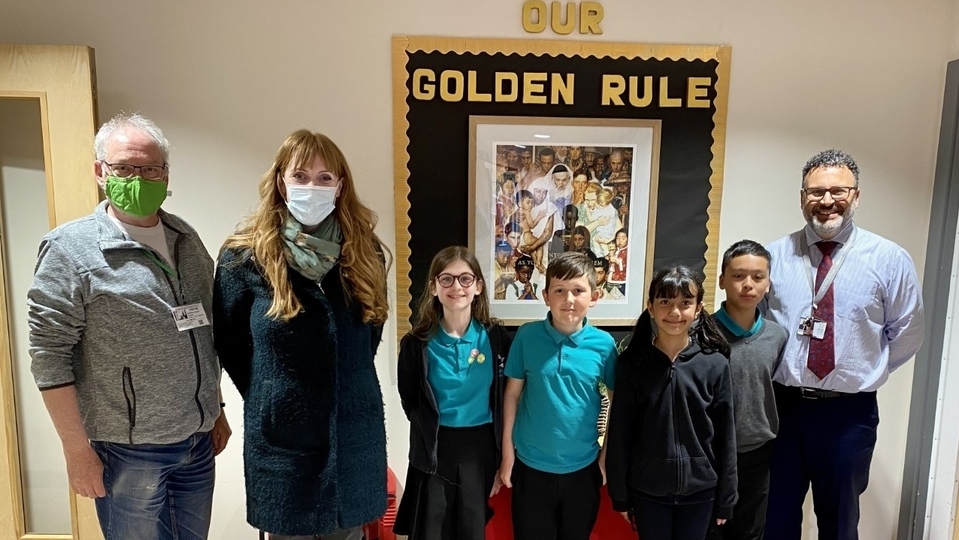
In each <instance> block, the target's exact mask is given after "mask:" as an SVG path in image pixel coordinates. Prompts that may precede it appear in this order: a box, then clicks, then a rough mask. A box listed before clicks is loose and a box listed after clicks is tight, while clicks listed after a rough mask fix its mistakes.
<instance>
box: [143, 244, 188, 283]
mask: <svg viewBox="0 0 959 540" xmlns="http://www.w3.org/2000/svg"><path fill="white" fill-rule="evenodd" d="M143 252H144V253H146V254H147V257H150V259H151V260H152V261H153V262H155V263H157V266H159V267H160V268H161V269H162V270H163V271H164V272H166V273H167V274H170V275H171V276H172V277H174V278H176V279H180V276H178V275H177V273H176V271H174V270H173V269H172V268H170V265H168V264H167V263H165V262H163V261H161V260H160V258H159V257H157V256H156V255H154V254H153V252H151V251H150V250H148V249H144V250H143Z"/></svg>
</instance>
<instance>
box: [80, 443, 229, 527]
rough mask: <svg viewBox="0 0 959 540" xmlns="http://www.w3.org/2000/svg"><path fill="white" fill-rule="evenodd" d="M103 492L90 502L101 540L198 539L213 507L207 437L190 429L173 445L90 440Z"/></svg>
mask: <svg viewBox="0 0 959 540" xmlns="http://www.w3.org/2000/svg"><path fill="white" fill-rule="evenodd" d="M92 444H93V449H94V450H96V452H97V454H98V455H99V456H100V460H101V461H102V462H103V486H104V487H105V488H106V491H107V496H106V497H102V498H99V499H97V500H96V507H97V516H98V517H99V519H100V528H101V529H102V530H103V536H104V538H105V539H106V540H132V539H134V538H135V539H137V540H154V539H155V540H194V539H196V540H204V539H205V538H206V537H207V534H208V533H209V530H210V515H211V513H212V510H213V483H214V479H215V472H214V463H213V441H212V439H211V438H210V434H209V433H194V434H193V435H191V436H190V437H189V438H187V439H186V440H184V441H181V442H178V443H173V444H119V443H108V442H98V441H94V442H93V443H92Z"/></svg>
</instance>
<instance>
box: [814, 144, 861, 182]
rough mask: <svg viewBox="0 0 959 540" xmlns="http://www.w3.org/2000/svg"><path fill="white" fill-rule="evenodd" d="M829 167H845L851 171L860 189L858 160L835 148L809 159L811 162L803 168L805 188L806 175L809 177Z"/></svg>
mask: <svg viewBox="0 0 959 540" xmlns="http://www.w3.org/2000/svg"><path fill="white" fill-rule="evenodd" d="M827 167H845V168H847V169H849V172H851V173H852V175H853V177H854V178H855V179H856V187H857V188H858V187H859V165H856V160H854V159H853V158H852V156H850V155H849V154H847V153H845V152H843V151H842V150H836V149H835V148H830V149H829V150H823V151H822V152H819V153H818V154H816V155H815V156H813V157H811V158H809V161H807V162H806V165H805V166H803V168H802V181H803V186H805V185H806V175H808V174H809V172H810V171H813V170H815V169H822V168H827Z"/></svg>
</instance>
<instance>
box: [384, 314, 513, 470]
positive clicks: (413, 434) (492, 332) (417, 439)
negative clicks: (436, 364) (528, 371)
mask: <svg viewBox="0 0 959 540" xmlns="http://www.w3.org/2000/svg"><path fill="white" fill-rule="evenodd" d="M486 333H487V335H489V342H490V348H491V349H492V351H493V358H494V359H495V361H496V363H495V364H494V366H495V369H496V372H495V373H494V374H493V384H491V385H490V390H489V399H490V409H491V410H492V411H493V430H494V432H495V435H496V448H497V454H499V449H500V448H501V447H502V442H503V388H504V384H505V380H506V379H505V376H504V375H503V370H504V369H505V367H506V357H507V356H508V355H509V347H510V344H511V342H512V340H511V338H510V336H509V334H508V333H507V332H506V329H505V328H503V326H501V325H499V324H492V325H490V326H488V327H486ZM426 343H427V342H426V341H423V340H421V339H419V338H417V337H415V336H413V335H411V334H406V335H405V336H403V339H402V340H401V341H400V354H399V359H398V369H397V386H398V387H399V392H400V402H401V404H402V405H403V412H405V413H406V418H408V419H409V421H410V465H411V466H413V467H416V468H417V469H419V470H421V471H423V472H425V473H427V474H434V473H435V472H436V440H437V434H438V433H439V428H440V413H439V409H438V408H437V406H436V398H435V397H434V396H433V389H432V388H431V387H430V383H429V381H428V380H427V378H426V373H427V365H428V362H429V359H428V358H427V352H426ZM497 459H499V457H498V455H497Z"/></svg>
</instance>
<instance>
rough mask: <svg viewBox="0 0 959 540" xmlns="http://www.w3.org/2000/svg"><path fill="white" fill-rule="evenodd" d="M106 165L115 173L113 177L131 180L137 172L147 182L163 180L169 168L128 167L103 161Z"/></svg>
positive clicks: (151, 166)
mask: <svg viewBox="0 0 959 540" xmlns="http://www.w3.org/2000/svg"><path fill="white" fill-rule="evenodd" d="M100 163H103V164H104V165H106V166H107V167H108V168H109V169H110V172H112V173H113V176H116V177H119V178H131V177H133V176H134V173H136V172H137V171H139V172H140V176H142V177H143V178H145V179H147V180H159V179H161V178H163V175H165V174H166V171H167V166H166V165H165V164H164V165H142V166H139V167H138V166H136V165H128V164H126V163H107V162H106V161H101V162H100Z"/></svg>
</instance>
